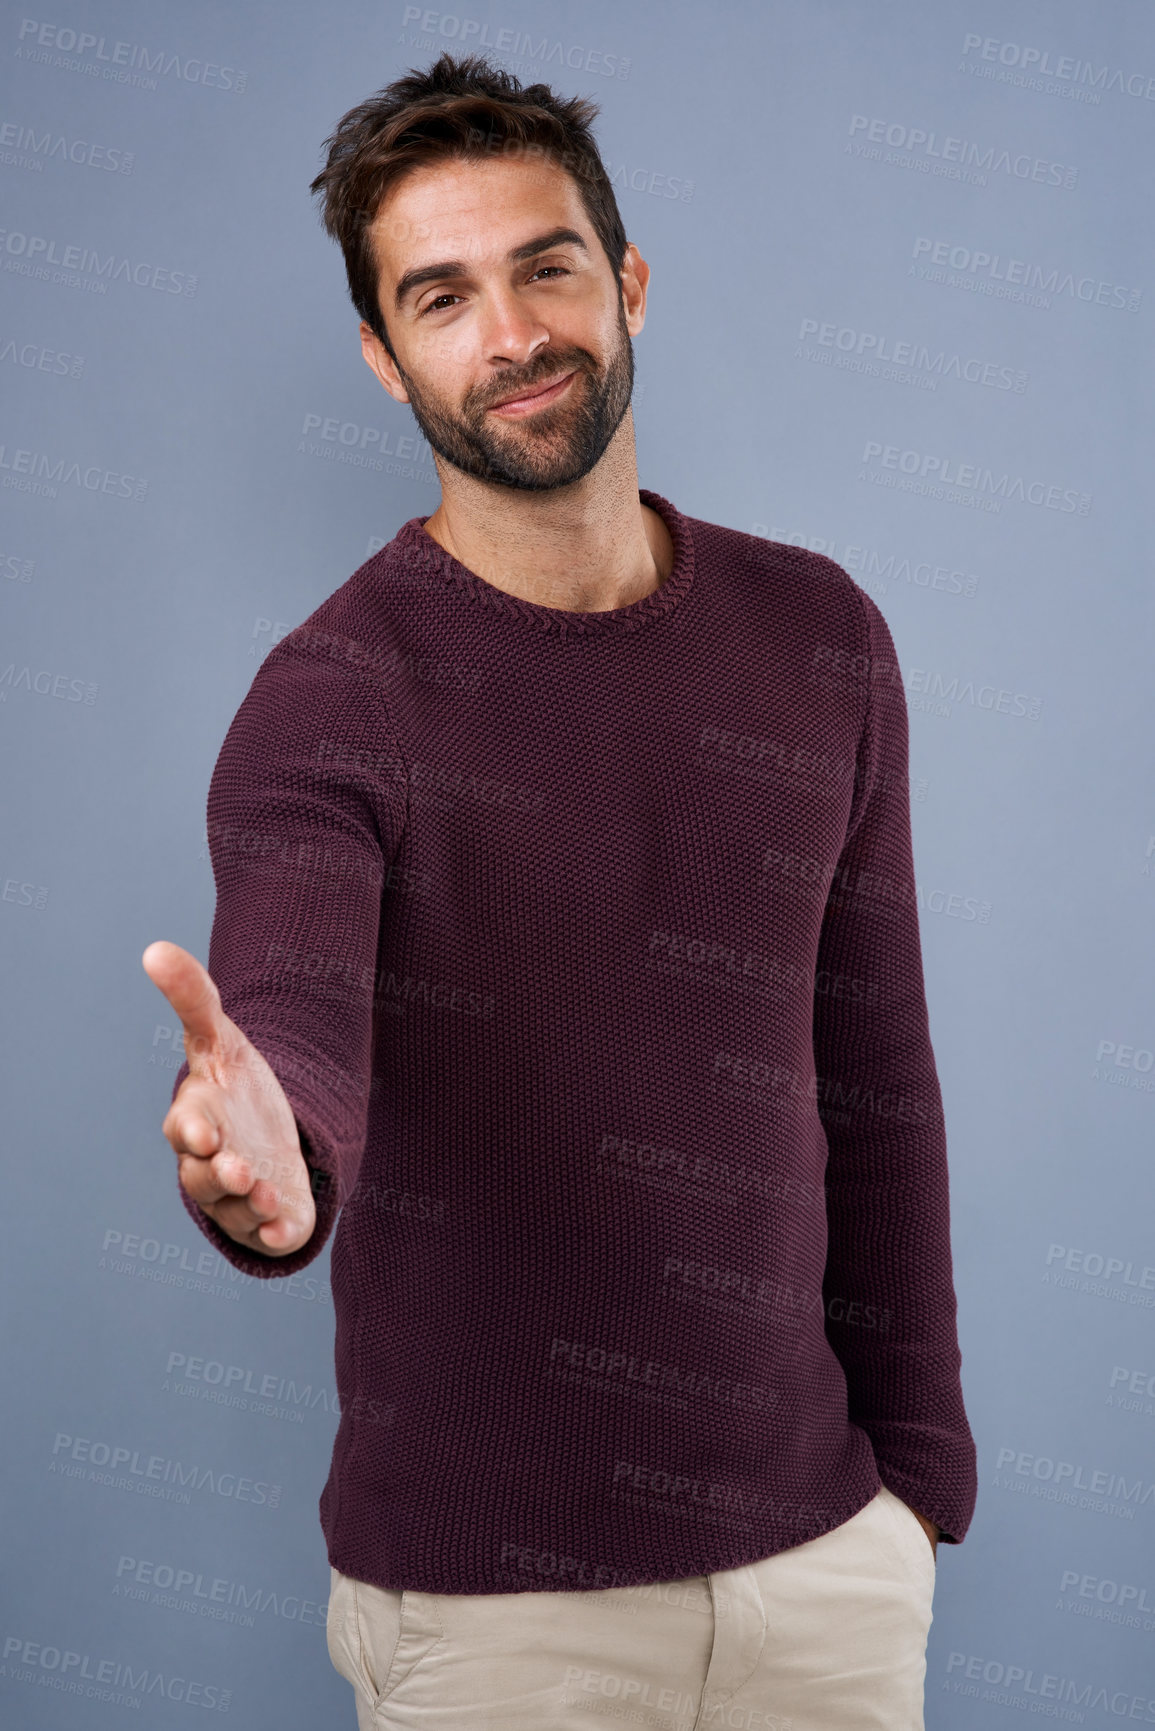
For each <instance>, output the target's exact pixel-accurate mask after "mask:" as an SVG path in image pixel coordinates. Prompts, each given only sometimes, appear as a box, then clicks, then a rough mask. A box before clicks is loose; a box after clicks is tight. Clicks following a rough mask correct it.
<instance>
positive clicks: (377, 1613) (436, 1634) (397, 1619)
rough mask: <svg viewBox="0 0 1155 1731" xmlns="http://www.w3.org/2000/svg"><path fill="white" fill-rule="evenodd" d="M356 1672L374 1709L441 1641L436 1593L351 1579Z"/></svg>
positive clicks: (441, 1627)
mask: <svg viewBox="0 0 1155 1731" xmlns="http://www.w3.org/2000/svg"><path fill="white" fill-rule="evenodd" d="M351 1586H352V1598H353V1606H354V1623H353V1627H354V1628H355V1630H356V1642H357V1654H358V1669H359V1672H360V1675H361V1677H362V1679H363V1681H364V1685H365V1688H366V1689H367V1691H368V1693H369V1696H370V1698H371V1700H372V1703H373V1708H374V1710H376V1709H377V1708H378V1707H380V1706H381V1705H382V1703H383V1702H385V1701H387V1700H388V1699H389V1697H390V1696H391V1695H392V1694H393V1693H394V1691H395V1690H397V1689H399V1688H400V1687H401V1686H402V1684H403V1683H406V1682H407V1681H408V1680H409V1679H410V1678H411V1677H412V1676H413V1674H414V1672H415V1671H416V1670H417V1668H418V1666H420V1665H424V1664H425V1662H426V1661H427V1660H428V1658H429V1656H430V1654H431V1653H432V1652H433V1649H434V1648H435V1647H436V1646H438V1645H439V1643H440V1642H441V1641H442V1640H443V1639H444V1634H445V1631H444V1627H443V1625H442V1622H441V1616H440V1612H439V1609H438V1601H437V1594H436V1593H422V1592H416V1591H412V1590H410V1589H408V1588H406V1589H405V1590H404V1591H397V1590H395V1589H393V1588H390V1587H374V1586H370V1585H369V1584H368V1583H367V1582H365V1581H353V1582H351Z"/></svg>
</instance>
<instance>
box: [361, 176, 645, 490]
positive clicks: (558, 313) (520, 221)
mask: <svg viewBox="0 0 1155 1731" xmlns="http://www.w3.org/2000/svg"><path fill="white" fill-rule="evenodd" d="M373 228H374V243H375V247H376V252H377V260H378V265H379V268H380V275H379V285H378V295H379V299H380V304H381V311H382V314H383V316H384V319H385V325H386V328H387V330H388V332H389V338H390V342H391V344H392V347H393V350H394V358H393V359H391V358H390V356H389V354H388V352H387V351H386V350H385V348H384V347H383V346H382V344H381V343H380V342H378V341H377V339H376V338H375V337H373V336H372V333H371V332H369V329H368V326H366V325H362V327H361V334H362V350H363V352H364V353H365V358H366V360H367V361H368V362H369V365H370V366H371V367H372V368H373V370H374V372H376V373H377V376H378V377H379V378H380V379H381V382H382V384H384V385H385V388H386V389H387V390H388V391H390V393H391V394H392V395H393V396H395V397H397V399H398V400H399V401H401V402H406V401H407V402H409V403H410V405H411V406H412V409H413V413H414V416H415V417H416V420H417V424H418V426H419V427H420V428H421V431H422V432H423V433H424V435H425V437H426V439H428V441H429V444H430V445H431V447H432V448H433V450H434V451H436V452H437V454H438V455H439V456H440V457H442V458H444V460H445V461H446V462H447V463H451V464H453V465H454V467H455V468H458V469H461V470H463V471H464V472H465V473H466V474H468V475H472V476H475V477H476V478H477V479H479V480H481V481H486V482H489V483H491V484H496V485H499V486H506V487H516V488H521V489H526V490H533V491H541V490H544V489H549V488H555V487H564V486H566V485H567V484H569V483H570V482H573V481H577V480H580V479H581V477H582V476H583V475H586V474H588V472H589V471H590V470H591V469H592V468H593V466H594V464H595V463H597V462H598V460H599V459H600V457H601V456H602V454H603V452H604V451H605V450H606V447H607V446H608V445H609V442H610V440H611V439H612V438H613V436H614V433H615V432H616V431H617V429H618V426H619V425H620V423H621V421H622V419H623V417H624V415H625V413H626V410H627V409H628V407H629V403H630V396H631V393H632V391H633V383H634V355H633V342H632V338H633V336H634V335H636V333H637V331H639V330H640V329H641V326H642V322H643V319H644V303H645V279H646V277H648V274H649V273H648V270H647V267H646V266H645V264H644V263H643V261H642V260H641V259H640V257H639V256H638V255H637V252H636V249H635V248H632V247H631V249H630V252H629V254H627V261H628V262H629V263H630V267H631V273H630V277H629V282H630V287H631V307H630V310H629V312H628V313H627V309H626V307H625V305H624V304H623V297H622V289H621V282H620V280H619V278H617V277H615V275H614V273H613V270H612V269H611V267H610V263H609V260H608V259H607V258H606V255H605V253H604V252H603V250H602V247H601V243H600V242H599V240H598V238H597V235H596V233H595V231H594V229H593V227H592V225H591V224H590V221H589V218H588V216H587V215H586V213H585V210H584V208H583V206H582V203H581V199H580V197H579V195H578V190H577V187H576V185H575V183H574V181H573V180H572V179H571V177H570V176H569V175H568V174H566V173H565V172H564V171H563V170H562V169H560V168H558V167H557V166H556V165H554V164H552V163H547V162H544V161H542V160H541V159H540V158H537V159H531V160H528V161H527V160H526V159H524V158H523V159H521V160H517V159H505V160H501V159H493V160H486V161H481V162H466V161H456V160H454V161H448V162H443V163H435V164H429V165H427V166H423V167H421V168H417V169H413V170H411V171H410V172H409V173H408V174H407V175H406V176H405V177H404V178H403V179H402V180H401V181H400V182H399V184H398V185H396V186H395V187H394V188H393V189H392V191H391V193H390V195H389V197H388V198H387V199H386V200H385V202H384V203H383V205H382V207H381V209H380V210H379V211H378V213H377V217H376V219H375V221H374V225H373ZM562 230H565V231H568V237H567V236H566V235H563V234H561V233H560V232H559V231H562ZM543 241H546V242H548V244H546V245H542V244H541V243H542V242H543ZM583 243H584V244H583ZM518 251H520V252H521V253H522V254H523V256H521V257H511V256H510V255H511V254H514V253H516V252H518ZM634 261H636V265H635V262H634ZM636 266H640V271H637V270H636ZM414 273H420V276H419V277H416V276H415V274H414ZM426 273H428V274H426ZM639 281H640V284H641V287H640V301H639V298H638V288H637V284H638V282H639ZM555 381H556V385H557V388H551V389H549V390H548V391H546V392H545V393H544V394H543V395H541V396H540V399H539V400H535V399H534V397H533V396H532V395H530V396H529V397H528V399H527V400H525V401H523V402H520V403H517V404H515V405H514V404H508V399H510V398H511V397H516V396H521V397H525V396H526V393H534V392H539V393H540V392H541V391H542V387H543V386H547V385H549V386H553V385H554V384H555ZM499 404H502V405H503V406H502V407H498V405H499Z"/></svg>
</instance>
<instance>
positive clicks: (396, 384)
mask: <svg viewBox="0 0 1155 1731" xmlns="http://www.w3.org/2000/svg"><path fill="white" fill-rule="evenodd" d="M361 353H362V355H363V356H364V359H365V365H366V366H367V367H369V368H370V369H371V370H372V371H373V373H374V374H375V375H376V377H377V378H378V379H379V380H380V382H381V383H382V384H383V385H384V387H385V389H386V390H387V391H388V392H389V395H390V396H391V397H395V398H396V399H397V401H398V402H399V403H407V402H408V401H409V392H408V391H407V390H406V389H405V386H404V384H403V383H402V380H401V374H400V373H399V372H398V371H397V367H396V364H395V362H394V360H393V356H392V355H391V354H390V353H389V350H388V349H387V348H386V347H385V344H384V343H383V342H382V341H381V339H380V337H379V336H378V335H377V334H376V332H375V331H373V330H372V329H371V328H370V326H369V325H367V324H366V323H365V321H364V319H362V321H361Z"/></svg>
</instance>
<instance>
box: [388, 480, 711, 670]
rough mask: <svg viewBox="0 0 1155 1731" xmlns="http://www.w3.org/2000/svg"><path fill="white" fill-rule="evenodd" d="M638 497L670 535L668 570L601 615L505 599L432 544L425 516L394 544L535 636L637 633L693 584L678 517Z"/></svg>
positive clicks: (653, 498) (642, 492) (651, 496)
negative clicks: (650, 587)
mask: <svg viewBox="0 0 1155 1731" xmlns="http://www.w3.org/2000/svg"><path fill="white" fill-rule="evenodd" d="M638 497H639V499H640V500H641V502H642V504H643V505H649V507H650V508H651V510H654V511H656V512H657V513H658V515H659V516H660V517H661V518H662V519H663V521H664V522H665V524H666V527H667V528H668V529H669V531H670V537H671V539H672V541H673V543H674V564H673V569H672V570H671V572H670V575H669V576H668V577H667V578H666V580H665V582H664V583H662V584H660V585H659V587H658V588H657V589H655V590H654V591H653V592H652V594H649V595H643V596H642V597H641V599H640V600H638V601H631V602H630V603H629V605H628V606H626V607H613V608H610V609H609V610H607V611H605V612H591V613H581V612H575V611H573V610H572V609H570V608H567V607H546V606H544V605H542V604H541V603H540V602H537V601H525V600H523V599H522V598H521V597H520V596H519V595H507V594H506V592H505V590H504V589H498V588H497V587H496V586H495V585H494V584H492V583H489V582H487V581H486V579H485V578H484V577H479V576H478V575H477V573H476V572H475V571H470V570H469V568H468V567H467V566H465V565H463V564H462V563H461V562H460V560H458V559H455V558H454V557H453V555H452V553H450V552H448V551H447V550H446V549H445V548H444V547H442V545H441V543H440V542H439V541H435V540H434V538H433V536H432V535H430V534H429V533H428V531H427V530H426V528H425V524H426V523H427V522H428V520H429V517H428V516H425V517H410V518H409V520H408V521H407V522H405V523H403V524H402V525H401V527H400V529H399V530H398V531H397V534H396V537H395V542H396V543H397V544H398V545H399V546H400V548H401V550H402V551H403V552H404V553H406V554H409V555H412V556H414V557H416V558H417V559H418V560H419V562H420V564H421V565H422V567H423V568H424V569H427V570H429V571H431V572H435V573H436V574H437V575H438V576H440V577H442V578H444V580H445V581H446V582H447V583H449V584H451V585H452V586H453V587H454V588H455V589H456V590H457V591H458V592H459V593H460V594H462V595H464V596H466V597H468V598H469V599H471V600H473V601H476V602H479V603H480V604H481V605H483V606H486V607H492V608H494V609H496V610H497V611H498V612H501V613H505V614H507V615H509V616H510V617H512V618H521V619H524V620H525V621H526V622H527V623H528V624H530V625H533V626H535V627H536V628H537V629H539V630H542V631H553V632H556V633H558V634H560V635H561V636H563V637H564V636H568V635H571V634H572V635H574V636H579V637H593V636H597V635H599V634H601V633H603V632H607V631H636V630H638V629H639V628H640V627H641V626H643V625H648V624H649V623H650V622H651V621H652V620H656V619H664V618H666V617H667V616H668V615H669V614H670V613H672V612H673V610H674V608H675V607H676V606H677V605H678V603H679V601H680V600H681V599H682V597H683V596H684V595H685V594H687V593H688V591H689V589H690V587H691V585H692V584H693V581H694V543H693V540H692V538H691V535H690V529H689V525H688V524H687V522H686V520H685V518H684V517H683V515H682V513H681V512H680V511H679V510H678V509H677V507H676V506H674V505H672V504H671V503H670V501H669V500H668V499H664V498H663V497H662V495H661V494H660V493H654V492H651V491H650V489H649V488H647V487H639V489H638ZM430 514H431V513H430Z"/></svg>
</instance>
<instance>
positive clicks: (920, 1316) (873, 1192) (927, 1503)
mask: <svg viewBox="0 0 1155 1731" xmlns="http://www.w3.org/2000/svg"><path fill="white" fill-rule="evenodd" d="M862 606H863V611H864V616H865V625H866V646H865V648H864V651H863V653H862V655H861V657H859V658H857V660H856V662H855V663H854V664H852V665H850V666H848V667H837V666H833V665H832V668H831V677H832V678H835V679H848V680H849V681H850V682H851V683H858V684H859V685H860V687H861V688H862V690H863V691H864V692H865V694H866V721H865V727H864V731H863V738H862V747H861V753H862V755H861V763H860V779H859V782H858V785H857V788H856V794H857V795H859V796H860V797H858V798H857V799H856V806H855V809H854V810H853V811H852V815H851V819H850V824H849V826H848V832H847V838H846V841H845V843H844V845H843V848H842V852H841V854H840V856H839V860H838V865H837V868H836V870H835V873H834V876H833V879H832V882H831V885H830V892H829V896H828V899H827V902H826V907H825V913H824V917H823V923H822V936H821V940H820V944H819V952H818V970H817V974H816V992H815V999H814V1006H815V1013H814V1050H815V1060H816V1066H817V1096H818V1103H819V1114H820V1117H821V1119H822V1124H823V1128H824V1130H825V1133H826V1141H827V1145H828V1148H829V1158H828V1160H827V1167H826V1214H827V1221H828V1227H829V1247H828V1252H827V1261H826V1273H825V1279H824V1283H823V1290H824V1297H825V1312H826V1333H827V1336H828V1338H829V1340H830V1343H831V1345H832V1346H833V1348H834V1350H835V1352H836V1353H837V1355H838V1357H839V1360H840V1362H841V1364H842V1367H843V1370H844V1371H845V1373H846V1381H847V1388H848V1392H849V1413H850V1416H851V1418H852V1419H853V1421H854V1422H855V1423H857V1424H858V1425H860V1426H861V1427H862V1429H863V1430H865V1431H866V1433H867V1435H868V1436H869V1437H870V1440H871V1443H872V1445H873V1447H874V1453H875V1458H876V1460H877V1462H878V1467H879V1473H880V1476H881V1478H882V1480H883V1482H884V1483H886V1484H887V1485H888V1486H889V1488H890V1489H891V1490H893V1491H894V1492H895V1493H896V1494H897V1495H898V1496H900V1497H902V1498H903V1499H904V1500H905V1501H906V1502H909V1503H911V1504H912V1505H913V1506H914V1507H915V1508H917V1509H918V1510H919V1511H920V1512H921V1513H922V1514H925V1515H928V1516H929V1517H930V1519H931V1520H933V1521H936V1522H937V1523H938V1525H939V1527H940V1528H941V1529H942V1537H943V1538H944V1539H945V1540H946V1541H947V1542H948V1543H956V1542H957V1541H958V1540H959V1539H960V1538H961V1537H962V1534H963V1532H965V1530H966V1527H967V1524H968V1522H969V1519H970V1513H971V1509H972V1507H973V1488H972V1487H973V1486H974V1483H975V1479H976V1461H975V1450H974V1443H973V1440H972V1438H971V1435H970V1431H969V1428H968V1426H967V1423H966V1417H965V1412H964V1409H963V1403H962V1394H961V1385H960V1369H961V1363H962V1359H961V1353H960V1351H959V1347H958V1340H957V1330H956V1310H957V1304H956V1298H955V1291H954V1284H953V1271H952V1259H951V1244H950V1199H949V1183H948V1173H947V1161H946V1137H945V1126H944V1122H943V1113H942V1099H941V1094H940V1089H939V1082H938V1076H937V1072H936V1069H935V1062H934V1053H933V1049H932V1045H931V1039H930V1030H929V1025H928V1015H927V1006H926V999H925V992H924V984H923V966H922V952H921V945H920V939H919V927H918V902H917V891H916V884H915V872H914V862H913V857H912V843H911V822H910V783H909V773H908V720H907V707H906V698H905V693H904V690H903V685H902V678H901V673H900V670H899V665H898V658H897V655H896V653H895V648H894V641H893V638H892V636H891V633H890V630H889V628H888V626H887V624H886V620H885V618H884V617H883V615H882V613H881V612H880V611H879V609H878V607H877V606H876V604H875V603H874V602H873V601H872V600H871V599H870V597H869V596H867V595H865V594H863V596H862Z"/></svg>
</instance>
